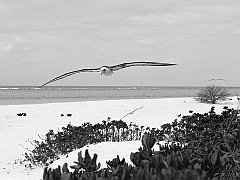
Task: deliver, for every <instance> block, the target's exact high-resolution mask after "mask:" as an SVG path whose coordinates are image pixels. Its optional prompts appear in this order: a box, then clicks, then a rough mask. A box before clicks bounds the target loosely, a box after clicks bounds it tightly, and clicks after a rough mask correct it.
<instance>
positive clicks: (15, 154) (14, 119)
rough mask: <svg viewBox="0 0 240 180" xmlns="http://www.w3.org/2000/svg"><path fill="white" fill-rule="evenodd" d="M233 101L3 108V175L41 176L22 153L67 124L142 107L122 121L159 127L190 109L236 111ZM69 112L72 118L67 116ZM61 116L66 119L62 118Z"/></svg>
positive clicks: (0, 156) (0, 107) (0, 139)
mask: <svg viewBox="0 0 240 180" xmlns="http://www.w3.org/2000/svg"><path fill="white" fill-rule="evenodd" d="M231 98H232V100H228V101H224V102H221V103H219V104H215V105H212V104H204V103H199V102H197V101H195V100H194V99H193V98H192V97H184V98H160V99H124V100H102V101H81V102H68V103H47V104H23V105H0V112H1V113H0V143H1V144H2V146H0V152H1V153H0V166H1V167H2V168H1V169H0V174H1V175H2V177H5V179H11V178H12V179H20V180H21V179H31V177H32V179H36V177H38V175H37V174H39V175H40V176H42V172H43V169H42V167H38V168H35V169H33V170H32V169H31V168H30V169H29V168H28V169H26V168H25V165H24V163H23V164H21V160H22V159H23V158H24V157H23V156H22V154H24V153H25V152H26V151H27V150H26V148H28V149H31V148H32V146H31V144H30V143H29V141H33V140H39V137H38V136H39V135H40V136H41V137H43V136H44V135H45V134H46V133H47V131H48V130H50V129H53V130H54V131H57V130H61V128H62V127H66V125H67V124H68V123H71V124H72V125H76V126H77V125H81V124H82V123H84V122H90V123H92V124H95V123H99V122H101V121H102V120H106V119H107V118H108V117H111V119H112V120H114V119H115V120H117V119H120V118H122V117H124V116H125V115H126V114H128V113H130V112H132V111H133V110H135V109H138V108H140V107H142V106H143V108H141V109H139V110H138V111H136V112H134V113H133V114H130V115H128V116H126V117H125V118H123V119H122V120H123V121H125V122H126V123H127V124H129V123H130V122H132V123H135V124H137V125H143V126H145V127H147V126H149V127H160V126H161V125H162V124H165V123H171V122H173V121H174V120H175V119H178V118H179V117H178V115H179V114H181V115H190V114H191V113H189V110H192V111H193V113H195V112H196V113H197V112H198V113H206V112H209V111H210V108H211V107H212V106H215V111H216V113H220V112H222V111H223V107H224V106H228V107H230V108H237V106H238V101H237V97H236V96H235V97H231ZM17 113H26V116H24V117H23V116H22V117H19V116H17ZM67 113H70V114H72V116H71V117H67V116H66V114H67ZM61 114H64V115H65V116H64V117H61ZM19 174H21V177H19ZM34 175H35V178H33V176H34ZM10 177H11V178H10ZM40 178H41V177H40ZM40 178H39V179H40ZM3 179H4V178H3Z"/></svg>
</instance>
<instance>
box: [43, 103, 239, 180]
mask: <svg viewBox="0 0 240 180" xmlns="http://www.w3.org/2000/svg"><path fill="white" fill-rule="evenodd" d="M162 128H163V131H164V132H167V133H168V135H169V136H170V137H171V138H172V139H173V141H179V142H178V143H173V144H171V145H169V144H167V143H166V144H165V145H164V146H162V145H160V146H159V151H153V150H152V149H151V148H152V147H153V144H154V142H155V141H156V137H155V136H153V135H152V134H150V135H143V137H142V146H143V147H140V148H139V151H138V152H133V153H131V155H130V159H131V161H132V162H133V164H134V165H128V164H127V163H126V162H125V160H124V159H122V160H120V158H119V157H118V156H117V158H115V159H113V160H112V161H108V162H107V164H108V167H107V168H104V169H100V165H99V163H97V155H96V154H95V155H94V156H93V158H91V157H90V156H89V154H88V151H86V152H85V157H82V154H81V153H79V154H78V161H76V162H75V165H73V166H70V167H71V168H72V169H74V172H70V171H69V170H68V168H67V165H66V164H65V165H64V166H63V168H62V172H61V168H60V167H59V168H57V169H53V170H51V169H47V168H45V170H44V177H43V179H44V180H60V179H61V180H63V179H64V180H82V179H85V180H90V179H91V180H95V179H96V180H112V179H123V180H127V179H130V180H137V179H142V180H148V179H149V180H168V179H172V180H178V179H180V180H192V179H194V180H220V179H221V180H226V179H232V180H235V179H240V118H239V110H234V109H229V108H227V107H224V111H223V112H222V113H221V114H216V113H215V111H214V107H213V108H211V110H210V111H209V112H208V113H204V114H199V113H193V114H192V115H189V116H183V117H182V119H181V120H180V121H179V122H178V121H174V122H173V123H171V124H167V125H163V126H162Z"/></svg>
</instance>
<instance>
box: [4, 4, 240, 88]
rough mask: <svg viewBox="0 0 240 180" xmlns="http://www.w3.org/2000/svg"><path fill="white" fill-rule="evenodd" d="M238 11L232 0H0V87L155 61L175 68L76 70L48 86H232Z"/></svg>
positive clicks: (239, 57)
mask: <svg viewBox="0 0 240 180" xmlns="http://www.w3.org/2000/svg"><path fill="white" fill-rule="evenodd" d="M239 9H240V1H239V0H231V1H229V0H211V1H210V0H194V1H192V0H181V1H179V0H71V1H65V0H51V1H49V0H11V1H9V0H1V1H0V19H1V20H0V86H4V85H6V86H15V85H19V86H40V85H42V84H43V83H45V82H47V81H49V80H50V79H52V78H54V77H56V76H58V75H61V74H63V73H65V72H69V71H72V70H77V69H82V68H96V67H100V66H102V65H115V64H120V63H124V62H132V61H156V62H168V63H176V64H178V65H177V66H169V67H132V68H126V69H123V70H120V71H117V72H115V73H114V74H113V76H110V77H104V76H101V75H100V74H97V73H81V74H77V75H74V76H70V77H68V78H65V79H63V80H61V81H57V82H54V83H52V84H50V85H52V86H99V85H101V86H125V85H126V86H206V85H209V84H212V83H214V84H216V85H221V86H234V87H240V80H239V79H240V78H239V77H240V72H239V69H240V50H239V47H240V11H239ZM213 78H216V79H218V78H222V79H225V81H208V80H209V79H213Z"/></svg>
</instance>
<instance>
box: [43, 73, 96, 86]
mask: <svg viewBox="0 0 240 180" xmlns="http://www.w3.org/2000/svg"><path fill="white" fill-rule="evenodd" d="M99 71H100V68H96V69H79V70H76V71H70V72H67V73H65V74H62V75H60V76H58V77H55V78H53V79H51V80H50V81H48V82H46V83H45V84H43V85H41V86H40V87H39V88H42V87H43V86H45V85H47V84H49V83H52V82H54V81H58V80H60V79H63V78H65V77H68V76H71V75H74V74H76V73H80V72H99Z"/></svg>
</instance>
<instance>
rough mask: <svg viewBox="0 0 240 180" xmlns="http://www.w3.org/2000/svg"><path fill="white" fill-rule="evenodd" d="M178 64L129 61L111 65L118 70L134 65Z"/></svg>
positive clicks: (114, 69)
mask: <svg viewBox="0 0 240 180" xmlns="http://www.w3.org/2000/svg"><path fill="white" fill-rule="evenodd" d="M173 65H176V64H171V63H159V62H144V61H142V62H129V63H122V64H118V65H115V66H110V68H111V69H112V70H113V71H117V70H120V69H123V68H127V67H132V66H173Z"/></svg>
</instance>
